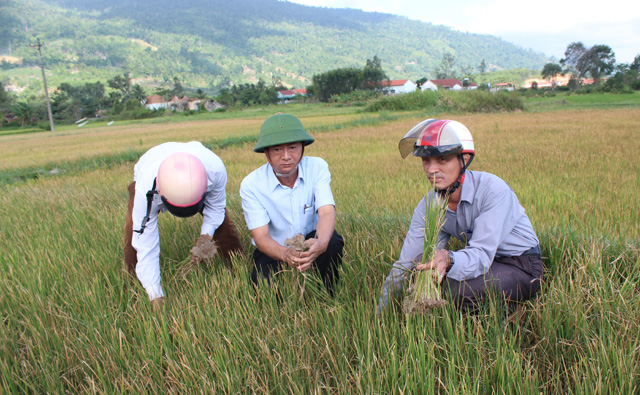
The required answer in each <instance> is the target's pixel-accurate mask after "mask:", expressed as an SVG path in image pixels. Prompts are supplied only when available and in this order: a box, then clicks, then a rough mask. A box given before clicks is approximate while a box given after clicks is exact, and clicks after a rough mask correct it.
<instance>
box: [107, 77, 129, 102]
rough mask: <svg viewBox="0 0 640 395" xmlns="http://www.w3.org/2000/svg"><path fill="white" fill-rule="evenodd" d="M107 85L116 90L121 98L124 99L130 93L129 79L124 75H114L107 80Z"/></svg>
mask: <svg viewBox="0 0 640 395" xmlns="http://www.w3.org/2000/svg"><path fill="white" fill-rule="evenodd" d="M107 85H108V86H109V88H111V89H115V90H116V91H118V92H119V93H120V95H121V97H122V98H123V100H126V99H127V98H128V97H129V94H130V93H131V80H130V79H129V77H127V76H125V75H116V76H115V77H113V78H112V79H110V80H108V81H107Z"/></svg>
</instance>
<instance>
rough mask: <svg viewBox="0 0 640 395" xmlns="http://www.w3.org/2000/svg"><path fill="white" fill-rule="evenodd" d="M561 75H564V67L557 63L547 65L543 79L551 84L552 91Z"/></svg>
mask: <svg viewBox="0 0 640 395" xmlns="http://www.w3.org/2000/svg"><path fill="white" fill-rule="evenodd" d="M560 73H562V67H560V65H559V64H556V63H547V64H545V65H544V67H543V68H542V78H544V79H545V80H548V81H549V82H551V91H553V90H554V89H555V87H556V82H555V79H556V77H557V76H558V74H560Z"/></svg>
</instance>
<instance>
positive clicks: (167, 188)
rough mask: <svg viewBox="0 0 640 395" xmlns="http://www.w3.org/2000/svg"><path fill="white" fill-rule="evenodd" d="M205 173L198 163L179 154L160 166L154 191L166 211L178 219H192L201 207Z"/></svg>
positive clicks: (198, 160)
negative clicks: (156, 192)
mask: <svg viewBox="0 0 640 395" xmlns="http://www.w3.org/2000/svg"><path fill="white" fill-rule="evenodd" d="M207 184H208V181H207V171H206V170H205V168H204V165H203V164H202V162H201V161H200V159H198V158H196V157H195V156H193V155H191V154H188V153H185V152H179V153H175V154H172V155H170V156H168V157H167V158H166V159H164V160H163V161H162V163H161V164H160V168H159V169H158V177H157V178H156V190H157V191H158V194H159V195H160V198H161V199H162V202H163V203H164V206H165V207H166V208H167V210H168V211H169V212H170V213H171V214H173V215H175V216H177V217H191V216H192V215H195V214H196V213H198V212H199V211H200V210H202V206H203V205H204V198H205V195H206V194H207Z"/></svg>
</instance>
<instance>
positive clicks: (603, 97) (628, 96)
mask: <svg viewBox="0 0 640 395" xmlns="http://www.w3.org/2000/svg"><path fill="white" fill-rule="evenodd" d="M524 106H525V109H526V110H527V111H553V110H571V109H585V110H586V109H611V108H639V107H640V92H634V93H619V94H615V93H589V94H572V93H571V92H557V93H556V94H555V95H552V96H549V97H537V96H536V97H531V98H527V99H525V101H524Z"/></svg>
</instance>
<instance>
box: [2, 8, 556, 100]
mask: <svg viewBox="0 0 640 395" xmlns="http://www.w3.org/2000/svg"><path fill="white" fill-rule="evenodd" d="M0 4H1V5H0V55H4V58H3V59H5V61H7V62H8V61H10V62H21V66H20V67H16V66H15V65H13V64H12V65H10V64H8V63H6V62H3V63H2V65H3V70H2V80H3V81H2V82H3V83H4V84H5V85H15V86H28V85H31V86H32V87H31V88H30V89H36V87H37V88H39V87H40V86H41V81H39V79H38V75H37V73H34V72H33V67H34V66H36V65H38V58H37V52H36V51H35V50H34V49H33V48H30V47H29V44H31V43H34V42H35V40H36V38H40V40H41V41H42V42H44V46H43V51H42V55H43V58H44V62H45V66H46V68H47V70H48V72H50V74H51V77H50V80H51V85H52V86H55V85H56V84H59V83H61V82H71V83H73V82H87V81H95V80H96V79H100V80H106V79H108V78H111V77H113V76H114V75H117V74H122V73H129V75H130V76H131V77H132V78H133V79H134V80H136V82H138V83H140V84H141V85H143V86H148V85H154V84H158V83H162V82H163V81H164V82H167V81H171V80H172V79H173V77H178V78H179V79H180V80H181V81H182V83H183V85H185V86H190V87H194V88H203V89H207V90H216V89H219V88H221V87H226V86H229V85H230V84H239V83H246V82H252V83H253V82H256V81H257V80H258V79H259V78H261V79H263V80H264V81H266V82H267V83H271V82H272V80H273V79H274V78H275V79H276V80H279V81H281V82H282V83H283V84H284V85H287V86H292V87H304V86H306V85H308V84H309V83H310V80H311V78H312V76H313V75H314V74H318V73H321V72H324V71H327V70H330V69H334V68H338V67H363V66H364V64H365V62H366V60H367V59H371V58H373V56H374V55H377V56H378V57H379V58H380V59H381V60H382V67H383V69H384V70H385V71H386V73H387V75H388V76H389V77H390V78H392V79H394V78H411V79H413V80H416V79H419V78H421V77H434V76H435V75H434V71H435V69H436V67H437V66H438V65H439V64H440V62H441V60H442V57H443V55H444V54H445V53H451V54H453V55H454V56H455V59H456V62H455V64H456V66H457V67H466V68H467V69H468V70H470V71H473V72H477V69H478V66H479V65H480V63H481V62H482V60H484V61H485V64H486V65H487V71H490V70H497V69H498V70H499V69H513V68H529V69H535V70H539V69H540V68H541V67H542V65H544V64H545V63H546V62H547V61H548V59H547V58H546V57H545V56H544V55H543V54H540V53H535V52H533V51H531V50H525V49H523V48H520V47H518V46H516V45H513V44H510V43H507V42H505V41H503V40H501V39H499V38H496V37H493V36H488V35H478V34H468V33H462V32H458V31H454V30H452V29H450V28H448V27H444V26H436V25H433V24H429V23H423V22H418V21H412V20H409V19H408V18H405V17H398V16H393V15H389V14H381V13H370V12H363V11H359V10H353V9H330V8H319V7H308V6H302V5H298V4H293V3H288V2H285V1H278V0H190V1H175V0H135V1H132V0H109V1H104V0H3V1H2V3H0ZM33 80H35V81H33Z"/></svg>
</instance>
